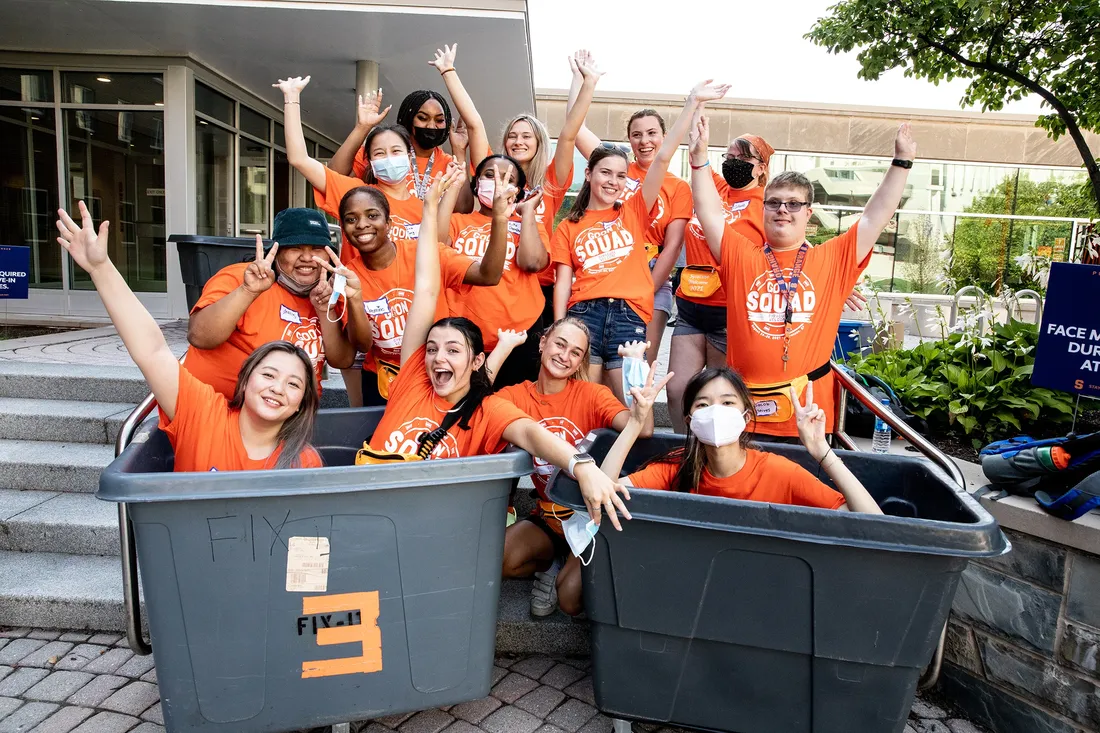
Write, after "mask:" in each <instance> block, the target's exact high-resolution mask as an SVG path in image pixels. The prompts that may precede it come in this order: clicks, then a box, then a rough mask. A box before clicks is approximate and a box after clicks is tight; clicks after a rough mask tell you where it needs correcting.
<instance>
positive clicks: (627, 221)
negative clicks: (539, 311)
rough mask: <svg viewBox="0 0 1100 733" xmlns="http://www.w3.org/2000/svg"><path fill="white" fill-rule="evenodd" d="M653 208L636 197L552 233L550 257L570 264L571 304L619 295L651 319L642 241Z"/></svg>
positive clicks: (650, 282) (588, 213) (650, 285)
mask: <svg viewBox="0 0 1100 733" xmlns="http://www.w3.org/2000/svg"><path fill="white" fill-rule="evenodd" d="M656 209H657V204H656V203H654V204H653V209H652V210H651V211H646V208H645V198H644V197H642V196H634V197H633V198H631V199H630V200H629V201H627V202H626V203H625V204H623V205H622V206H620V207H619V208H618V210H616V209H615V208H614V207H612V208H610V209H601V210H592V209H589V210H588V211H586V212H585V214H584V216H583V217H581V220H580V221H578V222H572V221H569V220H568V219H564V220H563V221H562V223H561V224H559V225H558V229H557V231H556V232H554V239H553V247H552V250H551V259H552V260H553V261H554V262H555V263H561V264H565V265H569V266H570V267H572V268H573V276H574V280H573V292H572V293H570V295H569V305H570V306H572V305H574V304H576V303H579V302H581V301H584V300H594V299H597V298H621V299H623V300H625V301H626V302H627V303H629V304H630V307H631V309H633V311H634V312H635V313H637V314H638V315H639V316H640V317H641V319H642V321H644V322H645V323H649V321H650V320H651V319H652V318H653V276H652V275H651V274H650V272H649V258H648V257H647V256H646V251H645V241H646V232H647V231H648V229H649V223H650V221H652V214H653V211H656Z"/></svg>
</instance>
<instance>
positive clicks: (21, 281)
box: [0, 244, 31, 300]
mask: <svg viewBox="0 0 1100 733" xmlns="http://www.w3.org/2000/svg"><path fill="white" fill-rule="evenodd" d="M30 273H31V248H30V247H11V246H9V245H6V244H0V300H26V299H27V283H28V282H29V281H30Z"/></svg>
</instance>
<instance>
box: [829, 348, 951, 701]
mask: <svg viewBox="0 0 1100 733" xmlns="http://www.w3.org/2000/svg"><path fill="white" fill-rule="evenodd" d="M830 363H831V365H832V368H833V376H834V377H836V380H837V382H838V383H839V384H840V387H841V390H840V399H838V400H837V418H836V425H835V431H834V433H833V437H834V439H835V440H836V442H837V443H839V444H840V445H841V446H843V447H844V448H847V449H848V450H859V446H857V445H856V442H855V441H854V440H852V438H851V436H850V435H848V433H846V432H845V431H844V427H845V425H844V423H845V413H846V411H847V407H848V395H849V394H851V395H853V396H854V397H855V398H856V399H858V400H859V401H860V403H861V404H862V405H863V406H864V407H866V408H867V409H868V410H870V411H871V412H872V413H873V414H874V415H875V417H878V418H881V419H882V421H883V422H885V423H886V424H887V425H889V426H890V429H891V430H893V431H894V432H895V433H897V434H898V435H900V436H901V437H903V438H905V440H907V441H909V444H910V445H912V446H913V447H914V448H916V449H917V451H919V452H920V453H921V454H922V455H923V456H924V457H925V458H927V459H928V460H930V461H932V462H933V463H935V464H936V465H937V466H939V467H940V468H941V469H943V471H944V473H946V474H947V475H948V476H950V477H951V480H952V481H954V482H955V483H956V484H958V486H959V488H960V489H962V490H963V491H965V490H966V479H965V478H964V477H963V475H962V471H961V470H960V469H959V467H958V465H957V464H956V463H955V461H953V460H952V459H951V458H950V457H948V456H947V455H945V454H944V453H943V451H941V450H940V449H939V448H937V447H936V446H934V445H932V443H930V442H929V441H928V439H927V438H925V437H924V436H923V435H921V434H920V433H918V432H917V431H916V430H914V429H913V428H912V427H910V426H909V424H908V423H906V422H905V421H903V420H899V419H898V417H897V415H895V414H894V413H893V412H892V411H890V410H887V409H886V408H884V407H883V406H882V404H881V403H880V402H879V401H878V400H876V399H875V396H874V395H873V394H871V392H870V391H869V390H868V389H867V388H866V387H864V386H863V385H862V384H860V383H859V382H858V381H857V380H856V379H854V378H853V377H852V375H850V374H848V372H846V371H844V370H843V369H842V368H840V366H838V365H837V363H836V362H835V361H834V362H830ZM946 640H947V622H944V625H943V630H942V631H941V632H940V640H939V643H938V644H937V645H936V651H935V653H934V654H933V655H932V661H930V662H929V663H928V666H927V667H926V668H925V670H924V673H923V674H921V677H920V680H919V681H918V682H917V688H918V689H920V690H927V689H928V688H930V687H932V686H933V685H935V684H936V681H937V680H939V678H940V669H941V668H942V667H943V648H944V643H945V642H946Z"/></svg>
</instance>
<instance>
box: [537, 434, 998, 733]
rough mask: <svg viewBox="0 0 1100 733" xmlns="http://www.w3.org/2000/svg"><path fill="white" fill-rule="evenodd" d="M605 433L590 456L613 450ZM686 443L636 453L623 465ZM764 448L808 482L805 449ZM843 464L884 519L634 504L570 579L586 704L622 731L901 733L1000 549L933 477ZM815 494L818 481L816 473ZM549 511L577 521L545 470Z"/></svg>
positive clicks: (771, 507)
mask: <svg viewBox="0 0 1100 733" xmlns="http://www.w3.org/2000/svg"><path fill="white" fill-rule="evenodd" d="M615 437H616V435H615V433H614V432H612V431H605V430H600V431H597V432H596V433H595V435H594V439H593V440H591V445H590V448H589V450H590V451H591V453H592V454H593V455H595V456H598V457H600V458H602V457H603V456H604V455H606V453H607V450H608V449H609V448H610V446H611V444H612V443H613V442H614V440H615ZM682 444H683V437H682V436H675V435H662V436H655V437H653V438H651V439H648V440H640V441H638V443H637V445H635V447H634V449H633V450H632V451H631V453H630V456H629V457H628V459H627V461H626V465H625V472H626V473H630V472H631V471H634V470H636V469H637V467H638V466H639V465H640V464H641V463H642V462H643V461H645V460H646V459H648V458H651V457H653V456H656V455H659V454H661V453H664V452H665V451H667V450H670V449H672V448H674V447H678V446H680V445H682ZM764 447H766V449H767V450H769V451H771V452H773V453H778V454H780V455H783V456H786V457H787V458H790V459H791V460H793V461H795V462H797V463H800V464H802V465H803V467H805V468H806V469H808V470H810V471H811V472H816V471H817V470H818V468H817V465H816V462H815V461H814V460H813V459H812V458H810V457H809V455H808V454H807V453H806V450H805V449H804V448H802V447H801V446H797V447H796V446H790V445H778V444H766V445H765V446H764ZM843 455H844V462H845V464H846V465H847V466H848V467H849V468H850V469H851V470H852V473H854V474H855V475H856V476H858V477H859V478H860V480H862V481H863V483H864V485H865V486H866V487H867V489H868V491H870V492H871V494H872V495H873V496H874V497H875V500H876V501H877V502H878V503H879V505H880V506H881V507H882V508H883V510H884V511H886V512H888V513H895V516H883V517H879V516H869V515H860V514H851V513H847V512H833V511H828V510H823V509H811V508H806V507H796V506H782V505H777V504H767V503H764V502H754V501H732V500H729V499H721V498H714V497H705V496H697V495H694V494H681V493H677V492H672V491H633V490H632V492H631V493H632V495H633V499H632V500H631V501H630V503H629V507H630V512H631V514H632V515H633V517H634V519H633V520H631V521H629V522H623V531H622V532H616V531H615V530H614V529H611V528H610V527H606V528H603V529H601V530H600V532H599V534H598V535H596V548H595V552H594V555H593V559H592V562H591V564H589V565H588V566H587V567H585V568H584V570H583V577H584V605H585V610H586V611H587V613H588V618H589V620H590V621H591V622H592V678H593V688H594V690H595V697H596V704H597V705H598V706H599V708H600V710H602V711H603V712H605V713H607V714H609V715H613V716H615V717H618V718H631V719H635V720H645V721H650V722H654V723H664V724H671V725H678V726H683V727H686V728H692V729H696V730H708V731H736V733H902V730H903V729H904V728H905V723H906V718H907V717H908V715H909V708H910V707H911V706H912V703H913V695H914V692H915V691H916V686H917V680H918V677H919V676H920V673H921V669H922V667H924V665H925V664H927V663H928V660H929V659H930V658H931V656H932V653H933V651H934V650H935V648H936V643H937V642H938V640H939V637H940V631H941V630H942V629H943V624H944V621H945V620H946V619H947V614H948V611H949V610H950V609H951V601H952V599H953V598H954V596H955V588H956V585H957V584H958V581H959V575H960V574H961V572H962V570H963V568H965V567H966V564H967V562H968V560H969V559H970V558H978V557H991V556H995V555H1000V554H1003V553H1005V552H1007V551H1008V550H1009V544H1008V541H1007V540H1006V539H1005V537H1004V535H1003V533H1001V531H1000V529H999V528H998V527H997V523H996V521H995V520H994V519H993V517H991V516H990V515H989V514H988V513H987V512H986V511H985V510H984V509H982V508H981V506H979V505H978V503H977V502H976V501H975V500H974V499H973V498H971V497H970V496H968V495H967V494H966V492H964V491H962V490H961V489H959V488H958V487H956V486H954V485H953V484H952V483H950V482H949V481H948V479H947V477H946V476H945V475H944V474H943V473H942V472H941V471H939V470H938V469H936V468H934V467H933V466H932V464H931V463H929V462H927V461H924V460H921V459H918V458H908V457H902V456H893V455H887V456H882V455H874V454H869V453H844V454H843ZM826 480H827V477H826ZM549 492H550V498H551V499H553V500H554V501H556V502H558V503H560V504H564V505H566V506H570V507H573V508H575V509H580V508H583V507H584V504H583V502H582V501H581V497H580V493H579V490H578V488H577V484H576V482H575V481H573V480H572V479H569V478H568V477H567V476H564V475H562V473H561V472H558V473H557V474H556V475H555V477H554V479H553V480H552V482H551V484H550V488H549Z"/></svg>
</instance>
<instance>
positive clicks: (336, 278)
mask: <svg viewBox="0 0 1100 733" xmlns="http://www.w3.org/2000/svg"><path fill="white" fill-rule="evenodd" d="M347 286H348V278H347V276H345V275H341V274H340V273H337V274H335V275H333V277H332V295H330V296H328V314H327V315H326V316H325V318H328V321H329V323H336V322H338V321H339V320H340V319H339V318H336V319H334V318H333V317H332V312H333V311H334V310H336V309H335V308H334V306H335V305H336V303H337V302H339V300H340V298H341V296H342V297H343V298H344V310H345V311H346V310H347V308H348V294H347V292H346V290H347Z"/></svg>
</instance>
